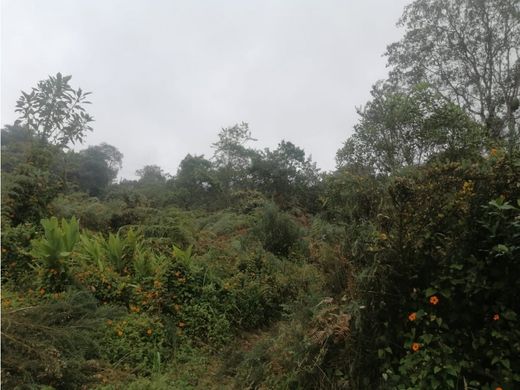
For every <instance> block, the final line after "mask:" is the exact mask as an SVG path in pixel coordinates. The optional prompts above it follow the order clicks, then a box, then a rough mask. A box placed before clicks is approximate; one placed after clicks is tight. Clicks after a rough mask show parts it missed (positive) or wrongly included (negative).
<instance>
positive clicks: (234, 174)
mask: <svg viewBox="0 0 520 390" xmlns="http://www.w3.org/2000/svg"><path fill="white" fill-rule="evenodd" d="M218 138H219V139H218V141H217V142H215V143H214V144H213V145H212V147H213V148H214V149H215V153H214V155H213V161H214V165H215V167H216V168H217V170H218V173H219V179H220V182H221V183H222V185H223V187H224V188H225V189H227V190H230V189H233V188H234V189H236V188H237V187H240V186H241V185H244V183H245V181H246V180H247V170H248V168H249V166H250V165H251V159H252V157H253V156H254V155H255V151H254V150H253V149H250V148H248V147H247V145H246V144H247V143H248V142H250V141H256V139H254V138H253V137H252V135H251V131H250V130H249V125H248V124H247V123H245V122H242V123H240V124H236V125H234V126H232V127H227V128H223V129H222V130H221V131H220V133H219V134H218Z"/></svg>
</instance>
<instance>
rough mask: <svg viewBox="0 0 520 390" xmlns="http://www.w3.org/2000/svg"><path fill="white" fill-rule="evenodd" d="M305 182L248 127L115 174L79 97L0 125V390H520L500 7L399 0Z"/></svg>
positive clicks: (518, 244) (514, 146)
mask: <svg viewBox="0 0 520 390" xmlns="http://www.w3.org/2000/svg"><path fill="white" fill-rule="evenodd" d="M401 24H402V25H403V26H404V28H405V30H406V31H405V35H404V37H403V39H402V40H401V41H399V42H397V43H394V44H392V45H390V46H389V47H388V53H387V55H388V58H389V65H390V69H391V72H390V75H389V78H388V79H387V80H384V81H380V82H378V83H376V85H375V86H374V88H373V91H372V99H371V100H370V101H369V102H368V103H367V104H366V105H365V106H364V107H363V108H360V109H359V115H360V120H359V123H358V124H357V125H356V127H355V129H354V132H353V134H352V136H351V137H349V138H348V139H347V140H346V142H345V144H344V145H343V146H342V147H341V148H340V150H339V151H338V154H337V161H338V166H337V169H336V170H335V171H334V172H328V173H322V172H320V171H319V170H318V169H317V167H316V165H315V164H314V163H313V162H312V160H311V159H310V158H309V157H308V156H307V155H306V153H305V151H304V150H302V149H301V148H299V147H298V146H296V145H294V144H293V143H291V142H288V141H281V142H280V143H279V145H278V147H277V148H276V149H274V150H270V149H264V150H261V149H257V148H255V147H254V145H255V143H254V142H255V141H256V140H255V139H254V138H253V134H252V132H251V130H250V129H249V127H248V125H247V123H240V124H237V125H234V126H231V127H228V128H224V129H222V130H221V131H220V132H219V133H218V134H217V135H216V137H215V139H216V141H215V143H213V145H212V146H213V148H214V155H213V156H212V157H211V158H209V159H207V158H205V157H204V156H202V155H191V154H188V155H187V156H186V157H185V158H184V159H183V160H182V162H181V163H180V166H179V168H178V171H177V172H176V174H175V175H169V174H167V173H165V172H164V171H163V170H162V169H161V168H160V167H158V166H145V167H143V168H142V169H140V170H138V171H137V173H136V174H137V176H138V179H137V180H122V181H119V182H118V183H116V182H115V179H116V177H117V175H118V171H119V169H120V167H121V165H122V162H123V155H122V154H121V153H120V152H119V150H118V149H117V148H116V147H114V146H112V145H108V144H101V145H97V146H89V147H88V148H86V149H83V150H80V151H74V150H73V149H72V148H71V147H70V146H71V145H73V144H75V143H81V142H82V141H83V140H84V138H85V135H86V134H87V132H88V131H91V130H92V129H91V126H90V125H91V123H92V121H93V118H92V117H91V116H90V115H89V114H88V113H87V104H88V103H89V102H88V101H87V100H86V99H87V96H88V95H89V93H85V92H84V91H82V90H81V89H77V90H76V89H74V88H73V87H72V86H71V84H70V81H71V78H70V76H66V77H65V76H62V75H61V74H57V75H56V76H53V77H50V78H48V79H47V80H44V81H42V82H40V83H39V84H38V85H37V86H36V87H35V88H34V89H33V90H32V91H31V92H30V93H25V92H24V93H23V94H22V96H21V98H20V100H19V101H18V103H17V112H18V113H19V120H18V121H16V123H14V124H13V125H8V126H5V127H4V129H3V130H2V249H1V252H2V386H4V387H5V388H6V389H81V388H95V389H105V390H108V389H190V388H200V389H207V388H215V389H222V388H237V389H243V388H259V389H260V388H262V389H300V388H301V389H369V388H389V389H493V390H498V389H516V388H520V354H519V353H518V351H520V318H519V315H520V302H519V300H518V295H519V294H520V284H519V282H518V281H519V280H520V144H519V137H518V134H519V115H520V110H519V88H520V59H519V57H518V53H519V51H520V4H519V2H518V1H517V0H489V1H485V2H483V1H477V0H464V1H455V0H416V1H415V2H413V3H412V4H411V5H409V6H408V7H407V8H406V10H405V13H404V15H403V18H402V20H401Z"/></svg>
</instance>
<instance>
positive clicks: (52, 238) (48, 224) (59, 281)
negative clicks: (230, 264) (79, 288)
mask: <svg viewBox="0 0 520 390" xmlns="http://www.w3.org/2000/svg"><path fill="white" fill-rule="evenodd" d="M41 224H42V226H43V230H44V237H42V238H40V239H35V240H33V241H31V245H32V249H31V255H32V256H33V257H34V258H35V259H36V262H37V267H39V268H38V273H39V275H40V286H41V287H43V288H46V289H48V290H50V291H58V292H59V291H63V290H64V289H65V287H66V285H67V284H68V283H69V281H70V274H69V264H68V260H69V259H70V256H71V254H72V251H73V250H74V247H75V245H76V243H77V242H78V240H79V223H78V221H77V220H76V218H74V217H72V218H71V219H70V221H66V220H65V219H62V220H61V223H60V222H59V221H58V219H57V218H56V217H52V218H50V219H42V221H41Z"/></svg>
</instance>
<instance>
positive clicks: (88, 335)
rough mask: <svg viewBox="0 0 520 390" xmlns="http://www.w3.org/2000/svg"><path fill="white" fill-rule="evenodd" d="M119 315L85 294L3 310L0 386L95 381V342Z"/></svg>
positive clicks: (66, 385)
mask: <svg viewBox="0 0 520 390" xmlns="http://www.w3.org/2000/svg"><path fill="white" fill-rule="evenodd" d="M121 314H122V313H121V310H119V309H117V308H114V307H111V306H101V307H99V306H98V305H97V301H96V300H95V299H94V298H93V297H92V296H91V295H90V294H88V293H86V292H69V293H66V294H65V295H64V296H63V298H61V297H60V298H57V299H52V300H49V301H47V302H43V303H40V304H37V305H32V306H28V307H22V308H16V309H12V310H3V311H2V385H3V387H5V388H9V389H15V388H33V387H32V386H34V387H37V386H43V385H48V386H52V388H55V389H63V390H65V389H80V388H84V386H86V385H88V384H92V382H95V374H96V372H97V371H98V370H99V367H97V366H96V364H93V362H94V359H99V357H100V351H99V345H98V340H99V339H100V336H101V335H102V334H103V326H104V323H106V321H109V320H110V321H115V320H116V318H118V317H119V316H120V315H121Z"/></svg>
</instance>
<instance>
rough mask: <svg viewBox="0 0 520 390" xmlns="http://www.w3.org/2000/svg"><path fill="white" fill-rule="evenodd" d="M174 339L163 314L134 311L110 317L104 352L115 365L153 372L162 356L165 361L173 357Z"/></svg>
mask: <svg viewBox="0 0 520 390" xmlns="http://www.w3.org/2000/svg"><path fill="white" fill-rule="evenodd" d="M171 342H172V340H171V337H168V333H167V331H166V330H165V325H164V324H163V323H162V322H161V321H160V319H159V318H157V317H152V316H149V315H146V314H143V313H140V314H135V313H132V314H128V315H126V316H125V317H121V318H119V319H118V320H117V321H110V320H109V321H106V323H105V330H104V334H103V336H102V338H101V341H100V348H101V356H102V357H103V358H104V359H106V360H107V361H109V362H111V363H112V364H113V365H114V367H122V368H126V369H131V370H134V371H136V370H137V371H139V372H142V373H150V372H152V371H153V369H154V365H157V364H158V360H157V359H159V357H160V359H161V360H163V361H165V360H167V359H168V358H169V357H170V353H171V347H172V345H171ZM158 356H159V357H158Z"/></svg>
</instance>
